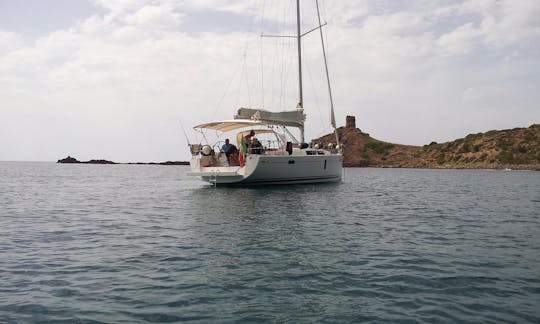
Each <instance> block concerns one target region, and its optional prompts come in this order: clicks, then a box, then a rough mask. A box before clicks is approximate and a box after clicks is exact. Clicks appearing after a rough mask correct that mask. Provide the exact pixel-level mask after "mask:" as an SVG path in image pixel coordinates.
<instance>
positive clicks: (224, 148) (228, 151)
mask: <svg viewBox="0 0 540 324" xmlns="http://www.w3.org/2000/svg"><path fill="white" fill-rule="evenodd" d="M235 151H236V146H234V144H231V143H230V142H229V139H228V138H226V139H225V144H223V146H222V147H221V152H223V153H225V156H227V162H228V163H229V164H230V163H231V153H234V152H235Z"/></svg>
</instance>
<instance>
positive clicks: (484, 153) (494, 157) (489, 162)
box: [315, 124, 540, 170]
mask: <svg viewBox="0 0 540 324" xmlns="http://www.w3.org/2000/svg"><path fill="white" fill-rule="evenodd" d="M338 134H339V137H340V141H341V143H342V144H343V145H344V148H345V149H344V161H343V165H344V166H349V167H391V168H471V169H472V168H488V169H504V168H510V169H529V170H540V124H535V125H532V126H530V127H528V128H514V129H506V130H492V131H489V132H485V133H478V134H469V135H467V136H466V137H464V138H460V139H457V140H454V141H452V142H446V143H436V142H431V143H429V144H426V145H424V146H411V145H401V144H394V143H388V142H384V141H379V140H377V139H374V138H372V137H370V136H369V134H366V133H363V132H362V131H361V130H360V129H358V128H350V127H349V128H346V127H341V128H339V129H338ZM333 136H334V135H333V134H329V135H325V136H323V137H321V138H319V139H317V140H315V141H316V142H319V141H322V142H326V143H329V142H332V140H333Z"/></svg>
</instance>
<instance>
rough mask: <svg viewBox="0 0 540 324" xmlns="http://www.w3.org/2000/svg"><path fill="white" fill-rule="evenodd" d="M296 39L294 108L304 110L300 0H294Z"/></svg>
mask: <svg viewBox="0 0 540 324" xmlns="http://www.w3.org/2000/svg"><path fill="white" fill-rule="evenodd" d="M296 40H297V47H298V105H296V109H298V110H300V111H303V110H304V95H303V93H302V34H301V31H300V0H296ZM300 143H304V126H302V127H301V128H300Z"/></svg>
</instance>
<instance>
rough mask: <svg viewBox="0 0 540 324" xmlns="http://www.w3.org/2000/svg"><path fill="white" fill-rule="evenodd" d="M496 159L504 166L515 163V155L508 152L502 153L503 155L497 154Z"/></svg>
mask: <svg viewBox="0 0 540 324" xmlns="http://www.w3.org/2000/svg"><path fill="white" fill-rule="evenodd" d="M496 158H497V160H499V162H501V163H504V164H512V163H514V154H512V153H511V152H508V151H502V152H501V153H499V154H497V156H496Z"/></svg>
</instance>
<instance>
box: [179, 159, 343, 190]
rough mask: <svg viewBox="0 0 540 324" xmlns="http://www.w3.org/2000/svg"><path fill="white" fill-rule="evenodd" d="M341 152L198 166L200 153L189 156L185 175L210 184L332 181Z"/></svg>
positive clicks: (339, 174)
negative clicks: (189, 167) (187, 170)
mask: <svg viewBox="0 0 540 324" xmlns="http://www.w3.org/2000/svg"><path fill="white" fill-rule="evenodd" d="M342 160H343V157H342V155H341V154H328V155H258V154H251V155H248V156H247V158H246V165H245V166H244V167H239V166H210V167H201V166H200V157H197V156H195V157H193V159H192V160H191V163H190V164H191V172H189V175H192V176H199V177H201V179H202V180H203V181H206V182H209V183H213V184H229V185H231V184H246V185H262V184H297V183H298V184H299V183H321V182H336V181H341V178H342Z"/></svg>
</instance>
